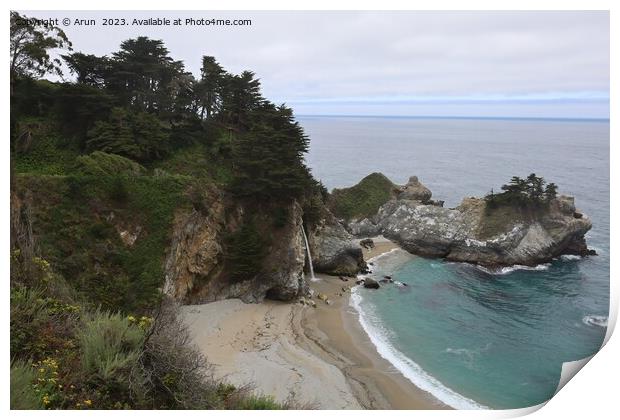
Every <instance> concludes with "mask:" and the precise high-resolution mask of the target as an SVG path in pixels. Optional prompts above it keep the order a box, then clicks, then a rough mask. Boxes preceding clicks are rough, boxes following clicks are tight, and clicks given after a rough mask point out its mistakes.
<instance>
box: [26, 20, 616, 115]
mask: <svg viewBox="0 0 620 420" xmlns="http://www.w3.org/2000/svg"><path fill="white" fill-rule="evenodd" d="M23 13H24V14H26V15H28V16H36V17H41V18H43V17H47V16H50V17H60V18H64V17H69V18H70V19H72V20H73V19H76V18H95V19H97V21H98V22H97V26H95V27H78V26H75V25H71V26H68V27H66V28H65V29H66V33H67V35H68V36H69V38H70V39H71V41H72V42H73V44H74V50H75V51H82V52H85V53H92V54H97V55H103V54H110V53H111V52H113V51H116V50H118V46H119V44H120V42H121V41H123V40H125V39H128V38H131V37H136V36H138V35H146V36H149V37H152V38H157V39H162V40H164V42H165V43H166V46H167V47H168V49H169V50H170V52H171V55H172V56H173V57H174V58H175V59H178V60H182V61H184V63H185V65H186V67H187V69H188V70H190V71H192V72H193V73H194V74H197V73H198V72H199V68H200V60H201V56H202V55H213V56H215V57H216V58H217V59H218V61H219V62H220V63H221V64H222V65H223V66H224V67H225V68H226V69H227V70H228V71H231V72H234V73H238V72H241V71H243V70H246V69H248V70H252V71H254V72H255V73H256V74H257V76H258V77H259V78H260V79H261V81H262V85H263V93H264V95H265V96H266V97H267V98H269V99H271V100H272V101H274V102H278V103H281V102H285V103H287V104H288V105H289V106H291V107H293V109H294V110H295V113H296V114H297V115H310V114H319V115H325V114H329V115H411V116H516V117H559V118H573V117H582V118H608V116H609V15H608V13H607V12H566V11H565V12H561V11H554V12H509V11H506V12H476V11H471V12H449V11H448V12H416V11H407V12H267V11H264V12H222V11H218V12H23ZM104 17H119V18H120V17H124V18H125V19H127V21H129V22H130V21H131V20H132V19H133V18H141V19H145V18H148V17H168V18H170V19H174V18H183V19H185V18H186V17H196V18H200V17H205V18H221V19H226V18H228V19H240V18H242V19H252V25H251V26H236V27H222V26H220V27H213V26H207V27H204V26H203V27H199V26H195V27H189V26H181V27H161V26H141V27H136V26H122V27H104V26H102V25H101V20H102V18H104Z"/></svg>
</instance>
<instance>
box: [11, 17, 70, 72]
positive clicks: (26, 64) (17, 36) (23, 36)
mask: <svg viewBox="0 0 620 420" xmlns="http://www.w3.org/2000/svg"><path fill="white" fill-rule="evenodd" d="M10 33H11V37H10V53H11V70H10V71H11V83H13V81H14V80H15V78H16V77H19V76H23V77H42V76H44V75H45V74H46V73H54V74H57V75H62V71H61V61H60V60H59V59H58V58H52V57H51V56H50V50H52V49H54V48H68V49H70V48H71V42H70V41H69V39H68V38H67V36H66V35H65V33H64V31H63V30H62V29H60V28H58V27H57V26H53V25H49V24H47V23H46V22H43V21H40V20H37V19H29V18H27V17H25V16H22V15H20V14H19V13H17V12H11V21H10Z"/></svg>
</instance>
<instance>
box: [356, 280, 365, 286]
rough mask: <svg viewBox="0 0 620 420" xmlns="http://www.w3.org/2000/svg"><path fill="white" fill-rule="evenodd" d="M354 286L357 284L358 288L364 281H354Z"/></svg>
mask: <svg viewBox="0 0 620 420" xmlns="http://www.w3.org/2000/svg"><path fill="white" fill-rule="evenodd" d="M355 284H357V285H358V286H359V285H360V284H364V280H356V281H355Z"/></svg>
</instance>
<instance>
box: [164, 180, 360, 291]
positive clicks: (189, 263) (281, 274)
mask: <svg viewBox="0 0 620 420" xmlns="http://www.w3.org/2000/svg"><path fill="white" fill-rule="evenodd" d="M204 200H205V202H204V205H201V206H200V208H201V210H200V211H198V210H196V209H192V210H185V211H180V212H178V213H177V215H176V218H175V223H174V228H173V234H172V240H171V246H170V249H169V252H168V254H167V257H166V263H165V285H164V293H166V294H167V295H169V296H172V297H173V298H175V299H176V300H179V301H182V302H185V303H202V302H210V301H215V300H221V299H227V298H240V299H241V300H243V301H244V302H260V301H262V300H263V299H265V298H269V299H277V300H285V301H290V300H294V299H296V298H298V297H299V296H303V295H306V294H307V293H308V285H307V283H306V281H305V279H304V266H305V267H307V266H308V262H307V254H306V249H305V243H304V239H303V232H302V226H303V211H302V208H301V206H300V205H299V204H298V203H297V202H295V201H294V202H292V203H291V204H290V205H289V207H288V208H287V209H286V214H287V219H286V221H285V223H283V226H280V227H278V228H272V227H271V224H270V222H269V221H268V220H265V221H264V223H263V225H264V226H265V229H264V232H263V234H264V235H268V236H269V241H268V243H269V246H268V249H266V250H265V257H264V259H263V262H262V269H261V270H260V272H259V273H258V274H257V275H256V276H253V277H252V278H247V279H242V280H240V281H233V280H231V276H230V268H231V267H228V266H227V262H226V256H225V254H226V251H225V237H226V234H227V232H230V231H233V230H235V229H236V228H237V227H238V226H239V224H240V223H241V222H242V220H243V219H244V217H245V214H244V213H246V212H247V211H246V210H244V209H243V207H241V206H239V205H231V203H225V201H226V199H225V198H224V197H223V195H221V194H220V193H218V192H217V191H215V190H212V191H211V192H210V193H209V194H208V197H206V198H205V199H204ZM259 217H260V216H259ZM308 241H309V243H310V249H311V252H312V257H313V262H314V268H315V270H316V271H317V272H324V273H330V274H342V275H354V274H355V273H357V272H358V271H359V270H360V268H362V267H363V266H365V263H364V260H363V256H362V251H361V248H360V247H359V245H355V244H354V243H353V236H352V235H351V234H350V233H348V232H347V231H346V230H345V229H344V227H343V226H342V225H341V224H340V223H339V222H338V221H337V220H336V219H335V218H334V217H333V216H332V215H331V214H330V213H329V212H326V217H325V218H323V219H322V220H321V221H320V222H319V223H317V224H316V225H315V226H313V228H312V229H311V230H310V231H309V232H308Z"/></svg>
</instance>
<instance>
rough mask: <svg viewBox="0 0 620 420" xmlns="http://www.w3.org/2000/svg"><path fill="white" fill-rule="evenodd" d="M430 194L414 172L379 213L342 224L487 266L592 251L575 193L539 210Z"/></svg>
mask: <svg viewBox="0 0 620 420" xmlns="http://www.w3.org/2000/svg"><path fill="white" fill-rule="evenodd" d="M369 177H373V178H380V177H383V176H382V175H380V174H373V175H370V176H369ZM383 181H384V180H383ZM431 197H432V193H431V191H430V190H429V189H428V188H426V187H425V186H424V185H423V184H422V183H421V182H420V181H419V180H418V178H417V177H415V176H413V177H411V178H410V179H409V182H408V183H407V184H406V185H404V186H400V187H399V186H395V185H393V186H390V191H389V199H388V200H386V201H385V203H383V204H381V205H380V207H379V208H378V209H377V211H376V213H374V214H371V215H364V216H361V217H352V218H349V219H344V220H343V223H344V225H345V226H346V228H347V230H348V231H349V232H351V233H352V234H354V235H355V236H357V237H365V236H375V235H384V236H385V237H386V238H389V239H391V240H393V241H394V242H396V243H398V244H399V245H400V246H401V247H403V248H404V249H405V250H407V251H409V252H411V253H412V254H416V255H421V256H427V257H438V258H445V259H447V260H450V261H460V262H468V263H474V264H480V265H484V266H507V265H517V264H519V265H536V264H539V263H543V262H548V261H550V260H551V259H553V258H555V257H558V256H559V255H562V254H572V255H582V256H583V255H588V254H591V253H592V251H591V250H588V248H587V246H586V241H585V237H584V235H585V234H586V233H587V232H588V231H589V230H590V229H591V228H592V222H591V221H590V219H588V217H587V216H586V215H584V214H583V213H581V212H579V211H578V210H577V209H576V208H575V202H574V198H573V197H568V196H564V195H560V196H557V197H554V198H552V199H550V200H549V202H548V203H546V204H545V206H544V207H541V208H539V209H536V210H535V211H531V210H530V209H522V208H518V207H515V206H510V205H505V206H500V207H498V208H489V204H488V200H486V199H485V198H475V197H469V198H465V199H464V200H463V201H462V202H461V204H460V205H459V206H457V207H455V208H451V209H450V208H444V207H443V201H433V200H431Z"/></svg>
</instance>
